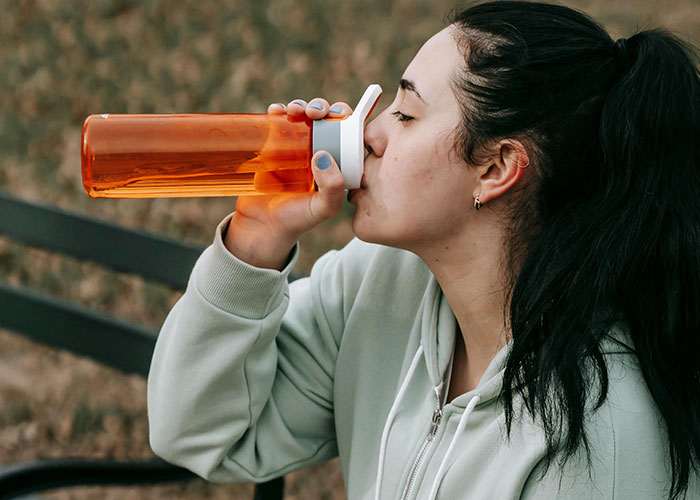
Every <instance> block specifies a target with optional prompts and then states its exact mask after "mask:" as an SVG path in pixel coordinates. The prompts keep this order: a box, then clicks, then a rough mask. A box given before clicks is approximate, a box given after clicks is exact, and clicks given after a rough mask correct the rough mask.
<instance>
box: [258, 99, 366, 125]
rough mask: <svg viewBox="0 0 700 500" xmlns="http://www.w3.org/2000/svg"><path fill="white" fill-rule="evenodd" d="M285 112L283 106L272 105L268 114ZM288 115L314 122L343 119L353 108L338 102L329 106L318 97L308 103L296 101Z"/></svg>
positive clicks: (292, 103)
mask: <svg viewBox="0 0 700 500" xmlns="http://www.w3.org/2000/svg"><path fill="white" fill-rule="evenodd" d="M282 110H285V106H284V105H283V104H270V106H269V107H268V108H267V112H268V113H281V112H282ZM286 112H287V114H289V115H291V116H295V117H301V116H304V115H306V116H308V117H309V118H311V119H312V120H319V119H321V118H326V117H329V118H342V117H344V116H348V115H350V114H352V108H351V107H350V106H348V105H347V104H346V103H344V102H336V103H333V104H332V105H331V104H328V101H326V100H325V99H323V98H322V97H316V98H315V99H311V100H310V101H309V102H306V101H305V100H303V99H294V100H293V101H290V102H289V104H287V106H286Z"/></svg>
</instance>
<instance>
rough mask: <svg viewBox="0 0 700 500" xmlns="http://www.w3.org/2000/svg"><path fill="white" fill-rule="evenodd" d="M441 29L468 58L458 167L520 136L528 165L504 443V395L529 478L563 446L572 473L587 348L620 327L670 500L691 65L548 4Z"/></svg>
mask: <svg viewBox="0 0 700 500" xmlns="http://www.w3.org/2000/svg"><path fill="white" fill-rule="evenodd" d="M543 20H546V21H543ZM453 21H454V23H455V25H456V26H457V27H458V28H460V36H461V37H462V38H463V39H464V40H463V41H465V42H466V44H465V46H468V47H469V50H468V51H466V52H465V58H466V68H467V71H465V72H464V74H463V75H462V76H461V77H460V78H458V79H457V81H456V94H457V95H458V99H460V102H462V105H463V108H464V113H463V115H464V123H463V129H462V131H461V133H460V135H459V137H460V139H459V140H460V144H458V146H459V147H460V149H461V151H462V152H463V155H464V157H465V159H467V160H469V159H471V158H472V157H473V156H474V155H476V154H477V153H478V150H479V148H480V147H481V146H482V145H484V144H487V143H489V142H490V141H493V140H498V139H501V138H507V137H521V138H522V137H525V138H526V140H527V141H528V142H529V143H531V144H532V145H533V147H532V153H531V154H532V156H533V157H534V159H535V161H534V162H533V166H534V172H533V176H532V179H531V182H530V183H529V185H528V186H526V187H525V188H524V189H522V190H521V192H520V193H516V194H514V196H520V198H519V199H518V200H516V203H514V205H515V208H513V211H512V213H511V214H508V215H509V217H510V221H511V222H510V228H509V235H510V236H509V241H508V249H509V255H508V258H509V260H510V262H511V263H512V262H514V261H517V262H518V267H517V269H513V268H512V267H511V268H510V273H507V274H509V276H508V279H509V286H510V303H509V307H510V310H509V324H510V328H511V331H512V335H513V345H512V349H511V353H510V356H509V358H508V360H507V363H506V368H505V371H504V380H503V399H504V405H505V414H506V427H507V431H508V433H510V430H511V424H512V420H513V415H514V409H513V401H514V396H515V395H516V394H518V395H520V396H521V397H522V400H523V402H524V404H525V407H526V408H527V410H528V411H529V412H530V413H531V414H532V415H533V416H535V415H537V416H538V417H539V419H540V421H541V423H542V426H543V428H544V431H545V435H546V440H547V449H546V456H545V460H544V469H545V471H546V469H547V468H548V467H549V466H550V464H551V462H552V461H553V460H554V458H555V456H556V455H558V453H562V456H563V460H562V462H565V461H566V460H568V459H569V458H571V457H572V456H573V455H574V453H575V452H576V451H577V450H578V448H579V447H581V446H583V447H584V448H585V450H586V452H587V454H588V458H589V462H590V449H589V445H588V440H587V436H586V433H585V432H584V426H583V422H584V418H585V416H586V414H587V412H589V411H591V410H593V411H595V410H597V409H598V408H600V406H601V405H602V404H603V403H604V402H605V399H606V397H607V392H608V373H607V368H606V364H605V359H604V357H603V355H602V352H601V349H600V342H601V340H602V339H603V337H605V336H606V335H608V334H609V333H610V331H611V329H612V328H613V326H614V325H616V324H620V323H621V322H622V323H623V324H624V325H625V329H626V330H627V331H628V332H629V335H630V338H631V340H632V342H633V344H634V351H635V352H636V355H637V359H638V362H639V366H640V370H641V373H642V375H643V377H644V379H645V381H646V384H647V386H648V388H649V392H650V394H651V396H652V398H653V400H654V401H655V403H656V405H657V407H658V410H659V412H660V414H661V416H662V417H663V420H664V422H665V424H666V429H667V431H668V442H669V448H668V453H669V456H670V459H671V466H672V481H671V486H670V489H669V498H670V499H671V500H675V499H677V498H680V496H681V495H682V494H684V492H685V491H687V488H688V480H689V474H690V472H691V469H692V470H695V472H697V473H698V474H700V361H699V358H698V356H699V354H698V353H700V75H699V73H698V67H697V60H696V59H695V56H694V54H693V51H692V49H691V47H690V46H688V45H685V44H683V43H682V42H681V41H679V40H678V39H677V38H676V37H674V36H673V35H671V34H669V33H667V32H665V31H662V30H651V31H645V32H642V33H638V34H636V35H634V36H632V37H631V38H629V39H627V40H624V39H621V40H618V41H617V42H614V41H613V40H612V39H611V38H610V36H609V35H608V34H607V33H606V32H605V30H604V29H603V28H602V27H600V25H598V24H597V23H595V22H594V21H593V20H591V19H590V18H588V17H587V16H585V15H584V14H581V13H579V12H577V11H574V10H572V9H569V8H566V7H562V6H557V5H547V4H538V3H530V2H493V3H486V4H481V5H477V6H475V7H472V8H469V9H467V10H466V11H463V12H460V13H457V14H455V15H454V16H453ZM506 268H508V264H506ZM591 370H592V371H591ZM592 376H594V377H595V378H594V380H595V381H597V382H598V383H597V384H592V383H591V377H592ZM591 390H597V391H598V392H597V394H596V396H597V397H596V398H594V401H595V403H594V405H593V408H591V407H589V406H588V404H587V401H589V399H590V398H589V395H590V391H591Z"/></svg>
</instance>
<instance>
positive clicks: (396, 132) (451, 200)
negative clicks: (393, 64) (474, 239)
mask: <svg viewBox="0 0 700 500" xmlns="http://www.w3.org/2000/svg"><path fill="white" fill-rule="evenodd" d="M452 29H454V28H451V27H448V28H446V29H444V30H442V31H440V32H439V33H437V34H436V35H435V36H433V37H432V38H431V39H430V40H428V41H427V42H426V43H425V45H423V47H422V48H421V49H420V51H419V52H418V54H417V55H416V56H415V58H414V59H413V61H411V63H410V64H409V66H408V68H406V71H405V72H404V75H403V77H402V79H401V84H400V88H399V90H398V93H397V95H396V99H395V100H394V102H393V103H391V105H390V106H389V107H388V108H386V109H385V110H384V111H383V112H382V113H381V114H380V115H379V116H377V117H376V118H375V119H374V120H372V122H371V123H369V124H368V125H367V127H366V128H365V145H366V146H368V149H369V148H371V150H370V152H369V155H368V156H367V158H366V159H365V173H364V177H363V183H362V185H363V188H362V189H356V190H354V191H351V192H350V193H349V195H348V199H349V201H350V202H351V203H352V204H354V205H356V207H357V209H356V211H355V215H354V217H353V220H352V227H353V231H354V233H355V235H356V236H358V237H359V238H360V239H362V240H365V241H370V242H374V243H381V244H384V245H389V246H395V247H398V248H406V249H409V250H415V249H417V248H420V247H421V246H424V245H425V244H440V243H446V242H447V241H448V240H449V239H450V238H454V237H455V236H458V234H459V233H460V232H462V231H464V230H465V226H466V219H467V218H468V217H469V213H470V208H471V207H472V206H473V203H474V202H473V196H474V193H472V191H474V186H475V182H476V179H477V176H476V174H475V171H474V170H473V169H471V168H468V167H467V166H466V164H465V162H464V161H463V160H461V159H460V158H459V157H458V155H457V153H456V152H455V151H454V150H453V145H454V140H455V136H454V132H455V130H456V129H457V127H458V126H459V125H460V122H461V117H460V114H461V113H460V106H459V104H458V103H457V100H456V99H455V97H454V95H453V91H452V88H451V83H450V82H451V79H452V76H453V73H454V72H455V71H457V70H458V68H460V67H461V66H462V65H463V57H462V56H461V55H460V52H459V50H458V48H457V44H456V43H455V41H454V39H453V37H452V34H451V30H452Z"/></svg>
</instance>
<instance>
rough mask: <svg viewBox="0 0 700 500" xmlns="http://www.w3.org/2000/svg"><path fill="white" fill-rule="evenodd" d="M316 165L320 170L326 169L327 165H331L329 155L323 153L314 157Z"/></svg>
mask: <svg viewBox="0 0 700 500" xmlns="http://www.w3.org/2000/svg"><path fill="white" fill-rule="evenodd" d="M316 166H317V167H318V168H320V169H321V170H326V169H327V168H328V167H330V166H331V159H330V157H329V156H328V155H327V154H326V153H323V154H322V155H321V156H319V157H318V158H316Z"/></svg>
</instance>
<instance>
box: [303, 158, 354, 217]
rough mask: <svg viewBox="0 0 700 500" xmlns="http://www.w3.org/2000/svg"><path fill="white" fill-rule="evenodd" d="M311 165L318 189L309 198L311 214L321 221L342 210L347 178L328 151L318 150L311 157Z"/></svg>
mask: <svg viewBox="0 0 700 500" xmlns="http://www.w3.org/2000/svg"><path fill="white" fill-rule="evenodd" d="M311 165H312V172H313V174H314V180H315V181H316V185H318V191H317V192H316V193H314V194H313V196H311V198H310V200H309V215H310V217H311V219H312V220H313V221H315V222H316V223H319V222H321V221H323V220H325V219H329V218H331V217H333V216H334V215H337V214H338V212H339V211H340V208H341V206H342V204H343V195H344V192H345V180H344V179H343V174H341V173H340V169H339V168H338V164H337V163H336V162H335V159H334V158H333V156H332V155H331V154H330V153H328V152H327V151H318V152H317V153H316V154H315V155H314V156H313V158H312V159H311Z"/></svg>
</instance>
